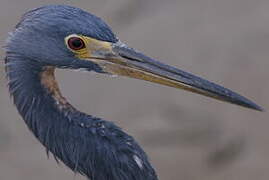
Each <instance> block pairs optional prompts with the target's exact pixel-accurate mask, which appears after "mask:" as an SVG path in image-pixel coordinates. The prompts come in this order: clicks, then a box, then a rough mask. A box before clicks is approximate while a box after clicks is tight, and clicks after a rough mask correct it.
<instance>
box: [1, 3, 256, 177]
mask: <svg viewBox="0 0 269 180" xmlns="http://www.w3.org/2000/svg"><path fill="white" fill-rule="evenodd" d="M5 60H6V73H7V77H8V80H9V83H8V84H9V91H10V93H11V95H12V97H13V100H14V104H15V105H16V107H17V109H18V111H19V113H20V114H21V116H22V117H23V119H24V121H25V122H26V124H27V126H28V127H29V129H30V130H31V131H32V132H33V134H34V135H35V136H36V137H37V139H38V140H39V141H40V142H41V143H42V144H43V145H44V146H45V147H46V149H47V152H48V153H49V152H51V153H52V154H53V155H54V156H55V158H56V159H57V160H58V159H59V160H61V161H62V162H63V163H64V164H65V165H67V166H68V167H69V168H71V169H72V170H73V171H74V172H79V173H81V174H83V175H85V176H87V177H88V178H89V179H91V180H157V179H158V178H157V175H156V173H155V171H154V169H153V168H152V166H151V164H150V163H149V161H148V158H147V156H146V154H145V152H144V151H143V150H142V149H141V147H140V146H139V145H138V143H137V142H136V141H135V140H134V139H133V138H132V137H131V136H129V135H128V134H126V133H125V132H123V131H122V130H121V129H120V128H119V127H117V126H116V125H115V124H113V123H112V122H110V121H105V120H103V119H100V118H96V117H93V116H91V115H87V114H85V113H83V112H80V111H78V110H77V109H76V108H75V107H73V106H72V105H71V104H69V103H68V101H67V100H66V99H65V98H64V97H63V96H62V95H61V92H60V90H59V88H58V85H57V82H56V80H55V77H54V69H55V68H71V69H79V68H83V69H86V70H88V71H96V72H99V73H108V74H119V75H123V76H128V77H133V78H137V79H144V80H147V81H151V82H155V83H159V84H163V85H166V86H171V87H175V88H183V89H185V90H189V91H192V92H195V93H199V94H202V95H205V96H209V97H213V98H216V99H220V100H223V101H227V102H231V103H234V104H237V105H241V106H245V107H248V108H252V109H256V110H261V108H260V107H259V106H258V105H256V104H254V103H253V102H251V101H250V100H248V99H246V98H244V97H243V96H240V95H239V94H237V93H234V92H233V91H231V90H228V89H226V88H223V87H221V86H219V85H216V84H214V83H211V82H209V81H207V80H204V79H202V78H199V77H197V76H195V75H192V74H189V73H186V72H184V71H181V70H178V69H176V68H173V67H171V66H168V65H164V64H162V63H159V62H157V61H155V60H153V59H151V58H149V57H147V56H145V55H143V54H141V53H139V52H137V51H135V50H134V49H131V48H128V47H127V46H126V45H125V44H123V43H122V42H120V41H119V40H118V38H117V37H116V36H115V35H114V34H113V32H112V31H111V29H110V28H109V27H108V26H107V25H106V24H105V23H104V22H103V21H102V20H101V19H100V18H98V17H96V16H94V15H92V14H90V13H88V12H85V11H83V10H81V9H78V8H75V7H70V6H65V5H50V6H44V7H41V8H37V9H34V10H32V11H29V12H27V13H26V14H25V15H24V16H23V17H22V19H21V21H20V22H19V23H18V25H17V26H16V28H15V30H14V31H13V32H12V33H11V34H10V36H9V39H8V42H7V46H6V59H5Z"/></svg>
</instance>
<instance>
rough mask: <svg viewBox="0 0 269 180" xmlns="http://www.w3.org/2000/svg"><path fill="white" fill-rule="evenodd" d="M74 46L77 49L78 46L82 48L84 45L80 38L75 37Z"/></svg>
mask: <svg viewBox="0 0 269 180" xmlns="http://www.w3.org/2000/svg"><path fill="white" fill-rule="evenodd" d="M71 44H72V46H73V47H74V48H76V49H78V48H81V47H82V46H83V43H82V42H81V40H80V39H78V38H76V39H73V40H72V42H71Z"/></svg>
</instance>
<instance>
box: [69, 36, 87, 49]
mask: <svg viewBox="0 0 269 180" xmlns="http://www.w3.org/2000/svg"><path fill="white" fill-rule="evenodd" d="M67 44H68V46H69V48H70V49H72V50H75V51H77V50H80V49H83V48H85V43H84V41H83V40H82V39H81V38H79V37H71V38H69V39H68V42H67Z"/></svg>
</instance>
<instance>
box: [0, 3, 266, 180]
mask: <svg viewBox="0 0 269 180" xmlns="http://www.w3.org/2000/svg"><path fill="white" fill-rule="evenodd" d="M52 3H64V4H70V5H75V6H78V7H81V8H84V9H86V10H88V11H90V12H92V13H94V14H96V15H98V16H100V17H102V18H104V19H105V21H106V22H107V23H108V24H110V25H111V27H112V29H113V30H114V31H115V32H116V34H117V35H118V36H119V37H120V38H121V40H122V41H123V42H126V43H127V44H129V45H130V46H132V47H135V48H137V49H139V50H141V51H143V52H145V53H146V54H148V55H150V56H152V57H155V58H157V59H159V60H162V61H163V62H165V63H168V64H171V65H174V66H177V67H179V68H181V69H183V70H186V71H189V72H192V73H195V74H197V75H200V76H202V77H205V78H207V79H209V80H212V81H215V82H217V83H220V84H222V85H224V86H225V87H228V88H231V89H233V90H235V91H237V92H240V93H241V94H243V95H245V96H247V97H249V98H251V99H252V100H254V101H255V102H257V103H258V104H259V105H261V106H263V107H264V108H265V109H267V110H268V109H269V101H268V100H269V98H268V94H269V80H268V78H269V1H268V0H225V1H224V0H165V1H164V0H77V1H75V0H69V1H68V0H66V1H63V0H59V1H56V0H54V1H52V0H1V2H0V45H1V46H3V45H4V42H5V39H6V37H7V34H8V31H11V30H12V28H13V27H14V25H15V24H16V23H17V22H18V20H19V17H20V16H21V14H22V13H23V12H25V11H27V10H29V9H31V8H34V7H38V6H41V5H44V4H52ZM3 57H4V52H3V50H2V51H1V59H3ZM57 78H58V80H59V81H60V85H61V89H62V91H63V93H64V94H65V96H67V97H68V98H69V100H70V101H71V103H72V104H74V105H75V106H76V107H78V108H79V109H81V110H82V111H85V112H88V113H89V114H93V115H96V116H99V117H103V118H105V119H108V120H112V121H114V122H116V123H117V124H118V125H119V126H121V127H122V128H123V129H125V130H126V131H127V132H128V133H129V134H131V135H133V136H134V137H135V138H136V139H137V140H138V141H139V142H140V144H141V145H142V146H143V147H144V149H145V151H146V152H147V153H148V155H149V157H150V159H151V162H152V163H153V165H154V166H155V168H156V170H157V172H158V175H159V177H160V179H161V180H179V179H182V180H254V179H255V180H268V179H269V155H268V154H269V138H268V136H269V130H268V128H269V119H268V115H269V113H268V112H264V113H260V112H255V111H252V110H248V109H244V108H240V107H237V106H234V105H230V104H225V103H221V102H217V101H215V100H212V99H208V98H205V97H201V96H199V95H193V94H191V93H188V92H183V91H180V90H176V89H173V88H168V87H163V86H159V85H154V84H151V83H146V82H143V81H138V80H133V79H126V78H121V77H119V78H110V77H104V76H101V75H91V74H89V73H79V72H71V71H70V72H66V71H62V70H59V71H58V73H57ZM6 83H7V82H6V79H5V73H4V68H3V63H2V62H1V64H0V102H1V103H0V180H48V179H57V180H68V179H69V180H72V179H76V180H81V179H85V178H84V177H81V176H79V175H76V176H75V177H74V174H73V173H72V172H71V171H70V170H69V169H67V168H66V167H64V165H60V166H58V165H57V164H56V162H55V161H54V159H53V158H52V157H51V158H50V159H49V160H47V157H46V153H45V150H44V148H43V147H42V146H41V145H40V144H39V143H38V141H37V140H36V139H35V138H34V137H33V136H32V135H31V133H30V132H29V131H28V129H27V128H26V126H25V124H24V122H23V120H22V119H21V118H20V116H19V115H18V113H17V111H16V109H15V107H13V105H12V103H11V101H10V98H9V94H8V92H7V88H6Z"/></svg>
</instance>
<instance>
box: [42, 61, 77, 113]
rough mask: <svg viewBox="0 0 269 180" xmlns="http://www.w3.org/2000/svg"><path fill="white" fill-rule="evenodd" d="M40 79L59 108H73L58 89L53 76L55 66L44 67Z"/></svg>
mask: <svg viewBox="0 0 269 180" xmlns="http://www.w3.org/2000/svg"><path fill="white" fill-rule="evenodd" d="M40 81H41V84H42V85H43V87H44V88H45V89H46V91H47V92H48V93H49V94H50V95H51V96H52V97H53V98H54V100H55V102H56V105H57V107H58V108H59V109H60V110H63V109H69V110H71V111H73V110H75V108H74V107H73V106H72V105H71V104H70V103H69V102H68V101H67V100H66V98H65V97H64V96H63V95H62V93H61V91H60V88H59V86H58V83H57V81H56V78H55V67H52V66H47V67H45V68H44V70H43V71H42V72H41V73H40Z"/></svg>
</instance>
